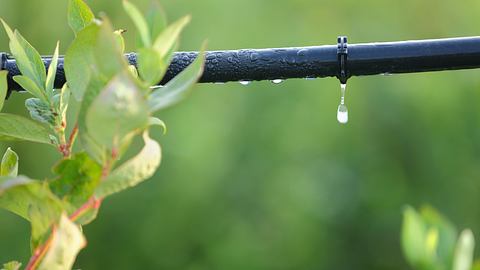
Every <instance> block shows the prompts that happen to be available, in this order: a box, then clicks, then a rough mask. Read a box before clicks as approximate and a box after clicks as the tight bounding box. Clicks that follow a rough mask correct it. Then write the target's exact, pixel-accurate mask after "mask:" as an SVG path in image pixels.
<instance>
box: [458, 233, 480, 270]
mask: <svg viewBox="0 0 480 270" xmlns="http://www.w3.org/2000/svg"><path fill="white" fill-rule="evenodd" d="M474 249H475V238H474V236H473V233H472V231H471V230H464V231H463V232H462V233H461V234H460V237H459V238H458V242H457V247H456V249H455V257H454V261H453V270H470V269H472V264H473V255H474Z"/></svg>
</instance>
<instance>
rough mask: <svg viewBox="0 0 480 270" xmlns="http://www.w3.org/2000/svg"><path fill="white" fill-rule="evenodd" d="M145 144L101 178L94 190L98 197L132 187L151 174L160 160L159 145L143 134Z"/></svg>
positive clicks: (146, 134)
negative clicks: (133, 155) (129, 158)
mask: <svg viewBox="0 0 480 270" xmlns="http://www.w3.org/2000/svg"><path fill="white" fill-rule="evenodd" d="M143 140H144V142H145V146H144V147H143V149H142V150H141V151H140V153H139V154H138V155H137V156H135V157H134V158H132V159H131V160H129V161H127V162H126V163H124V164H122V165H121V166H120V167H118V168H117V169H115V170H114V171H113V172H111V173H110V175H109V176H108V177H107V178H106V179H105V180H103V181H102V182H101V183H100V185H99V186H98V188H97V190H96V191H95V195H96V196H97V197H98V198H104V197H106V196H109V195H112V194H114V193H117V192H120V191H122V190H124V189H127V188H129V187H133V186H136V185H138V184H139V183H141V182H143V181H144V180H146V179H148V178H150V177H152V176H153V174H154V173H155V171H156V170H157V168H158V166H159V165H160V161H161V149H160V145H159V144H158V143H157V142H156V141H154V140H152V139H150V137H149V136H148V133H147V132H145V133H144V134H143Z"/></svg>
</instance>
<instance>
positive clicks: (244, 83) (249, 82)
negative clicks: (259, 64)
mask: <svg viewBox="0 0 480 270" xmlns="http://www.w3.org/2000/svg"><path fill="white" fill-rule="evenodd" d="M239 83H240V84H241V85H249V84H251V83H252V81H239Z"/></svg>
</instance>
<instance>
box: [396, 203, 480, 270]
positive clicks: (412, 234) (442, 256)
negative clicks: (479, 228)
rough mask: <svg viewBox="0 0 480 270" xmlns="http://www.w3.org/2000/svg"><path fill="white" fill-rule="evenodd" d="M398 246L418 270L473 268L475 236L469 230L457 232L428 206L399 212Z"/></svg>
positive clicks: (478, 265)
mask: <svg viewBox="0 0 480 270" xmlns="http://www.w3.org/2000/svg"><path fill="white" fill-rule="evenodd" d="M401 242H402V248H403V253H404V255H405V257H406V259H407V261H408V263H409V264H410V265H411V266H412V267H413V268H414V269H418V270H471V269H474V270H477V269H480V262H476V263H475V264H474V265H473V256H474V248H475V239H474V236H473V233H472V231H471V230H470V229H466V230H463V231H462V232H461V233H460V235H458V233H457V229H456V228H455V226H454V225H453V224H452V223H451V222H450V221H449V220H447V219H446V218H445V217H443V216H442V215H441V214H440V213H438V212H437V211H436V210H435V209H433V208H432V207H428V206H425V207H423V208H421V209H420V211H419V212H417V211H415V209H413V208H412V207H407V208H406V209H405V211H404V214H403V226H402V239H401Z"/></svg>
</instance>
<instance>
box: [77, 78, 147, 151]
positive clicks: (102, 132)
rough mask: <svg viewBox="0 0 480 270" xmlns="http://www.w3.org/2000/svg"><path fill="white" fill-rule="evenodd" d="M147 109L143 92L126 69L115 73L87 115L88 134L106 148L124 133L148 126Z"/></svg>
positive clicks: (117, 144) (110, 147)
mask: <svg viewBox="0 0 480 270" xmlns="http://www.w3.org/2000/svg"><path fill="white" fill-rule="evenodd" d="M148 117H149V112H148V108H147V103H146V99H145V98H144V96H143V94H142V91H141V90H140V88H139V87H138V86H137V85H136V84H135V82H134V79H133V78H131V75H130V73H129V72H128V71H125V72H123V73H121V74H119V75H117V76H116V77H115V78H114V79H112V81H111V82H110V83H109V84H108V85H107V86H106V87H105V89H104V90H102V92H101V93H100V94H99V95H98V97H97V98H96V99H95V100H94V102H93V103H92V105H91V107H90V109H89V110H88V112H87V116H86V125H87V130H88V133H89V134H91V135H92V137H93V138H94V139H95V140H96V141H97V142H99V143H100V144H103V145H106V146H107V147H109V149H112V147H118V146H119V142H120V140H121V139H123V137H124V136H125V135H127V134H128V133H130V132H132V131H135V130H137V129H142V128H145V127H147V124H148Z"/></svg>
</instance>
